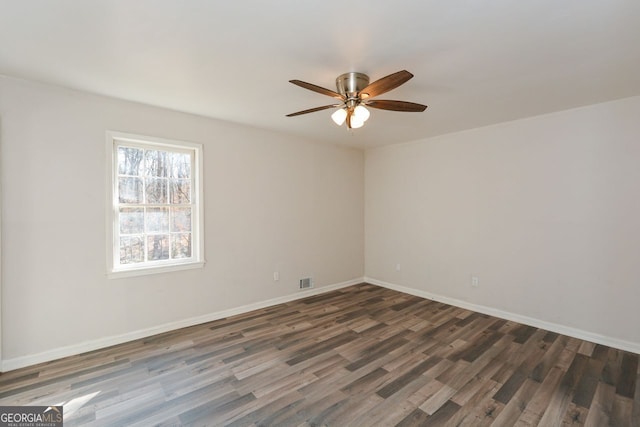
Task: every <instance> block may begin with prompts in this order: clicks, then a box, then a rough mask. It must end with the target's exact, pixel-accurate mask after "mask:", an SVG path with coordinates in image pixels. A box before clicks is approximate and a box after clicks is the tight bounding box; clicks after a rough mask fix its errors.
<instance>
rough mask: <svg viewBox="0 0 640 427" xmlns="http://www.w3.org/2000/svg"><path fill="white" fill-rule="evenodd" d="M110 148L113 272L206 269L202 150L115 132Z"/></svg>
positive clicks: (198, 147)
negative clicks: (203, 247)
mask: <svg viewBox="0 0 640 427" xmlns="http://www.w3.org/2000/svg"><path fill="white" fill-rule="evenodd" d="M107 144H108V148H109V152H110V157H111V164H110V170H111V180H110V189H111V191H110V202H109V205H110V207H111V209H110V210H111V212H110V215H109V219H110V224H109V229H110V231H111V238H110V239H109V242H110V244H109V251H108V252H109V266H110V272H111V273H112V274H115V275H136V274H146V273H156V272H162V271H171V270H176V269H183V268H193V267H201V266H202V265H203V259H202V244H203V242H202V234H201V233H202V224H201V221H202V196H201V188H202V187H201V182H200V181H201V178H200V176H201V172H202V168H201V164H200V162H201V157H202V154H201V152H202V146H201V145H199V144H192V143H186V142H180V141H168V140H160V139H156V138H149V137H143V136H136V135H126V134H120V133H115V132H108V133H107Z"/></svg>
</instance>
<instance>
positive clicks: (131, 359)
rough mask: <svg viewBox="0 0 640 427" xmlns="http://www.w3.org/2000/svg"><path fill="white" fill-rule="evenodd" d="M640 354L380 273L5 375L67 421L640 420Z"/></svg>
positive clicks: (21, 395)
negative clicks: (398, 284) (385, 283)
mask: <svg viewBox="0 0 640 427" xmlns="http://www.w3.org/2000/svg"><path fill="white" fill-rule="evenodd" d="M639 372H640V371H639V369H638V355H637V354H633V353H628V352H624V351H621V350H616V349H613V348H609V347H606V346H602V345H596V344H593V343H589V342H585V341H581V340H579V339H575V338H570V337H567V336H563V335H559V334H556V333H553V332H548V331H545V330H542V329H537V328H533V327H530V326H525V325H521V324H517V323H514V322H509V321H506V320H502V319H498V318H494V317H490V316H486V315H483V314H479V313H474V312H471V311H468V310H463V309H460V308H456V307H452V306H449V305H446V304H442V303H438V302H434V301H430V300H425V299H422V298H418V297H414V296H410V295H406V294H402V293H399V292H396V291H392V290H388V289H384V288H380V287H376V286H373V285H369V284H361V285H356V286H351V287H348V288H345V289H341V290H338V291H333V292H329V293H325V294H322V295H318V296H314V297H310V298H306V299H302V300H298V301H294V302H291V303H287V304H281V305H278V306H274V307H269V308H265V309H262V310H257V311H254V312H250V313H246V314H242V315H239V316H234V317H229V318H226V319H222V320H219V321H215V322H211V323H207V324H203V325H199V326H195V327H191V328H186V329H181V330H178V331H173V332H170V333H166V334H161V335H157V336H154V337H151V338H148V339H143V340H138V341H134V342H130V343H126V344H123V345H119V346H114V347H111V348H108V349H103V350H99V351H95V352H91V353H87V354H84V355H80V356H74V357H69V358H65V359H62V360H58V361H54V362H50V363H45V364H41V365H37V366H33V367H29V368H25V369H21V370H16V371H12V372H8V373H5V374H2V375H1V376H0V405H28V404H30V405H53V404H61V403H64V404H65V409H64V412H65V426H66V427H71V426H81V425H96V426H120V425H121V426H151V425H162V426H170V425H179V426H182V425H185V426H187V425H189V426H191V425H203V426H210V425H211V426H213V425H225V426H249V425H258V426H322V425H327V426H395V425H397V426H424V425H428V426H440V425H451V426H474V427H475V426H537V425H539V426H555V425H575V426H579V425H585V426H598V427H600V426H640V380H639V379H640V378H639V375H640V374H639Z"/></svg>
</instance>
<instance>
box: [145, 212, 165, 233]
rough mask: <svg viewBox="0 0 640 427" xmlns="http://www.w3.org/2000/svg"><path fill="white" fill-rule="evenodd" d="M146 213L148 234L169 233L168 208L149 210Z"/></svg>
mask: <svg viewBox="0 0 640 427" xmlns="http://www.w3.org/2000/svg"><path fill="white" fill-rule="evenodd" d="M145 212H146V214H145V218H144V222H145V225H146V226H147V233H168V232H169V209H168V208H147V209H146V211H145Z"/></svg>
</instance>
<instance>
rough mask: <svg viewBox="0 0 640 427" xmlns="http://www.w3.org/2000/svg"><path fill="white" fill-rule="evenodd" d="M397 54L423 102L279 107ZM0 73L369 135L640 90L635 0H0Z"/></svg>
mask: <svg viewBox="0 0 640 427" xmlns="http://www.w3.org/2000/svg"><path fill="white" fill-rule="evenodd" d="M402 69H406V70H408V71H410V72H412V73H413V74H414V75H415V77H414V78H413V79H412V80H410V81H409V82H407V83H406V84H404V85H403V86H401V87H399V88H397V89H395V90H393V91H392V92H389V93H387V94H384V95H382V96H380V97H379V98H380V99H398V100H404V101H413V102H418V103H423V104H427V105H429V108H428V109H427V110H426V111H425V112H424V113H397V112H391V111H382V110H372V114H371V119H370V120H369V121H368V122H367V123H366V125H365V127H364V128H361V129H357V130H354V131H351V132H349V131H347V130H346V128H345V127H344V126H343V127H341V128H338V127H337V126H336V125H335V124H333V122H331V120H330V117H329V116H330V114H331V112H332V111H333V110H325V111H321V112H317V113H312V114H307V115H303V116H298V117H293V118H288V117H285V114H287V113H291V112H294V111H298V110H304V109H307V108H311V107H316V106H320V105H326V104H331V103H332V99H331V98H329V97H326V96H323V95H320V94H317V93H314V92H311V91H308V90H305V89H302V88H300V87H297V86H294V85H292V84H290V83H288V80H291V79H300V80H304V81H307V82H310V83H314V84H317V85H320V86H324V87H326V88H329V89H332V90H335V83H334V82H335V78H336V77H337V76H338V75H339V74H342V73H345V72H347V71H359V72H364V73H367V74H368V75H369V76H370V77H371V80H372V81H373V80H376V79H378V78H380V77H383V76H385V75H387V74H390V73H392V72H395V71H398V70H402ZM0 74H5V75H9V76H17V77H22V78H26V79H32V80H38V81H42V82H48V83H54V84H58V85H63V86H68V87H72V88H77V89H82V90H86V91H90V92H94V93H99V94H104V95H109V96H114V97H117V98H123V99H128V100H133V101H139V102H143V103H147V104H152V105H158V106H162V107H167V108H171V109H175V110H179V111H185V112H189V113H195V114H200V115H204V116H209V117H215V118H219V119H223V120H228V121H232V122H238V123H243V124H247V125H250V126H256V127H260V128H265V129H272V130H276V131H280V132H287V133H290V134H294V135H300V136H303V137H306V138H311V139H315V140H319V141H323V142H330V143H337V144H342V145H350V146H356V147H363V148H367V147H373V146H379V145H384V144H391V143H398V142H403V141H410V140H414V139H420V138H424V137H428V136H434V135H438V134H443V133H448V132H453V131H458V130H463V129H469V128H473V127H477V126H482V125H487V124H492V123H498V122H502V121H507V120H512V119H517V118H522V117H527V116H532V115H537V114H542V113H546V112H551V111H558V110H563V109H567V108H571V107H576V106H581V105H587V104H593V103H597V102H602V101H608V100H612V99H617V98H623V97H627V96H632V95H638V94H640V1H638V0H484V1H483V0H466V1H461V0H447V1H436V0H422V1H418V0H415V1H407V0H404V1H402V0H396V1H382V0H368V1H366V0H347V1H345V0H340V1H338V0H323V1H303V0H274V1H264V0H244V1H243V0H237V1H222V0H220V1H214V0H90V1H87V0H29V1H18V0H0ZM0 96H1V94H0Z"/></svg>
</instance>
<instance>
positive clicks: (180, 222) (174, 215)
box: [171, 208, 191, 232]
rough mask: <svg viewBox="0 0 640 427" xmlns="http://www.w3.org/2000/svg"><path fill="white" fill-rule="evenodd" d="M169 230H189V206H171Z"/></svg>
mask: <svg viewBox="0 0 640 427" xmlns="http://www.w3.org/2000/svg"><path fill="white" fill-rule="evenodd" d="M171 231H172V232H184V231H191V208H171Z"/></svg>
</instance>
